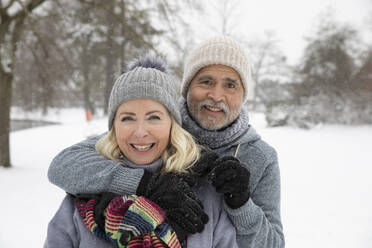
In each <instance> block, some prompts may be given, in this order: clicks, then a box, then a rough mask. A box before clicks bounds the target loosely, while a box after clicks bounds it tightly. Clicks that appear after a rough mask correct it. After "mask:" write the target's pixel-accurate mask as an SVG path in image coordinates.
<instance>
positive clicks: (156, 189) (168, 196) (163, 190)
mask: <svg viewBox="0 0 372 248" xmlns="http://www.w3.org/2000/svg"><path fill="white" fill-rule="evenodd" d="M142 189H143V188H142ZM137 193H138V194H140V195H143V196H144V197H146V198H148V199H149V200H151V201H153V202H155V203H156V204H157V205H159V206H160V207H161V208H162V209H163V211H164V212H165V214H166V222H167V223H168V224H169V225H170V226H172V228H173V229H174V230H175V232H176V234H177V237H178V239H179V240H180V241H181V242H182V241H183V240H184V239H185V238H186V236H187V235H188V234H194V233H197V232H201V231H203V229H204V225H205V224H206V223H207V222H208V215H207V214H206V213H205V212H204V211H203V205H202V203H201V201H200V200H198V199H197V198H196V196H195V194H194V192H193V191H192V190H191V187H190V186H189V185H188V184H187V183H186V182H185V181H184V180H182V178H180V177H179V176H178V175H176V174H173V173H155V174H153V176H152V177H151V178H150V180H149V183H148V184H147V187H146V190H145V191H144V192H141V191H140V192H138V190H137Z"/></svg>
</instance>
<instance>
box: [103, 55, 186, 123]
mask: <svg viewBox="0 0 372 248" xmlns="http://www.w3.org/2000/svg"><path fill="white" fill-rule="evenodd" d="M138 98H149V99H152V100H154V101H157V102H159V103H161V104H163V105H164V106H165V107H166V108H167V109H168V111H169V113H170V115H172V116H173V117H174V119H175V120H176V121H177V122H178V124H180V125H181V124H182V121H181V114H180V111H179V108H178V105H177V100H178V96H177V90H176V84H175V83H174V80H172V78H171V76H170V75H169V74H168V73H167V69H166V66H165V64H164V62H163V61H162V60H161V59H159V58H156V57H150V56H146V57H143V58H139V59H137V60H135V61H134V62H132V63H130V65H129V66H128V69H127V72H125V73H124V74H122V75H121V76H120V77H119V78H118V79H117V80H116V82H115V84H114V86H113V88H112V91H111V95H110V100H109V107H108V121H109V123H108V127H109V130H110V129H111V128H112V125H113V121H114V118H115V114H116V111H117V109H118V108H119V106H120V105H121V104H122V103H123V102H126V101H129V100H133V99H138Z"/></svg>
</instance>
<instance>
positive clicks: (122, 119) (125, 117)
mask: <svg viewBox="0 0 372 248" xmlns="http://www.w3.org/2000/svg"><path fill="white" fill-rule="evenodd" d="M132 120H133V118H132V117H130V116H124V117H122V118H121V121H122V122H124V121H132Z"/></svg>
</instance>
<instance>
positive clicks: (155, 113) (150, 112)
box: [114, 99, 171, 165]
mask: <svg viewBox="0 0 372 248" xmlns="http://www.w3.org/2000/svg"><path fill="white" fill-rule="evenodd" d="M114 128H115V133H116V142H117V143H118V145H119V148H120V150H121V152H122V153H123V154H124V156H125V157H126V158H127V159H129V160H130V161H132V162H133V163H135V164H139V165H140V164H149V163H152V162H153V161H155V160H156V159H158V158H160V156H161V155H162V154H163V152H164V151H165V149H166V148H167V146H168V143H169V136H170V130H171V118H170V116H169V114H168V111H167V109H166V108H165V107H164V106H163V105H162V104H160V103H158V102H156V101H154V100H150V99H135V100H130V101H127V102H124V103H122V104H121V105H120V106H119V108H118V110H117V111H116V115H115V120H114Z"/></svg>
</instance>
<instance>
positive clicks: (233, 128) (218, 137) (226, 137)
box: [180, 98, 250, 149]
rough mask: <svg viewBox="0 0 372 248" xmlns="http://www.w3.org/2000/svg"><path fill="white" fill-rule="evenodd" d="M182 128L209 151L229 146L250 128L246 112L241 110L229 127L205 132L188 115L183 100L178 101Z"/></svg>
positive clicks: (205, 130)
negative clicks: (209, 149)
mask: <svg viewBox="0 0 372 248" xmlns="http://www.w3.org/2000/svg"><path fill="white" fill-rule="evenodd" d="M180 108H181V117H182V127H183V128H184V129H186V130H187V131H188V132H189V133H191V134H192V135H193V136H194V138H195V139H196V140H197V141H198V142H199V143H200V144H201V145H205V146H208V147H209V148H211V149H217V148H220V147H223V146H226V145H228V144H231V143H232V142H234V141H235V140H236V139H238V138H240V137H241V136H242V135H243V134H244V133H246V132H247V131H248V129H249V127H250V124H249V118H248V112H247V111H246V110H245V109H244V108H242V110H241V111H240V114H239V115H238V118H236V120H235V121H234V122H233V123H231V124H230V125H229V126H227V127H225V128H223V129H220V130H215V131H211V130H207V129H204V128H202V127H201V126H199V124H198V123H196V122H195V121H194V120H193V119H192V117H191V116H190V114H189V111H188V109H187V104H186V101H185V99H184V98H182V99H181V101H180Z"/></svg>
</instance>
